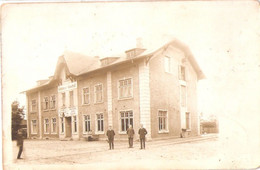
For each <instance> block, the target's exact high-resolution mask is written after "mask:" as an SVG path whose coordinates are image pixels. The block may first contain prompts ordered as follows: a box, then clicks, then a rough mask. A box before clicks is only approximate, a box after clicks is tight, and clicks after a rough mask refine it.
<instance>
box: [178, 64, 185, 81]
mask: <svg viewBox="0 0 260 170" xmlns="http://www.w3.org/2000/svg"><path fill="white" fill-rule="evenodd" d="M179 79H180V80H184V81H185V80H186V71H185V66H179Z"/></svg>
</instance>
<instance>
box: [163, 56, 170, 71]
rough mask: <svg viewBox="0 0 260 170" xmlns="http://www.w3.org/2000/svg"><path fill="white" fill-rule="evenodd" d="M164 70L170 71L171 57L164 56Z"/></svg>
mask: <svg viewBox="0 0 260 170" xmlns="http://www.w3.org/2000/svg"><path fill="white" fill-rule="evenodd" d="M164 71H165V72H168V73H170V72H171V58H170V57H168V56H164Z"/></svg>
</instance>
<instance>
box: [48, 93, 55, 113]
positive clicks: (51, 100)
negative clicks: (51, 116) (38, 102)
mask: <svg viewBox="0 0 260 170" xmlns="http://www.w3.org/2000/svg"><path fill="white" fill-rule="evenodd" d="M53 97H54V99H55V100H53ZM53 103H54V104H53ZM56 103H57V101H56V95H55V94H53V95H51V96H50V106H49V108H50V110H55V109H56ZM52 106H54V107H52Z"/></svg>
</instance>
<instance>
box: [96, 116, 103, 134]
mask: <svg viewBox="0 0 260 170" xmlns="http://www.w3.org/2000/svg"><path fill="white" fill-rule="evenodd" d="M100 114H102V115H103V118H102V119H98V118H97V115H100ZM95 117H96V118H95V125H96V126H95V134H104V133H105V121H104V113H102V112H98V113H96V115H95ZM99 120H103V131H98V121H99Z"/></svg>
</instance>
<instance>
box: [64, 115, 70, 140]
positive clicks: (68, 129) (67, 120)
mask: <svg viewBox="0 0 260 170" xmlns="http://www.w3.org/2000/svg"><path fill="white" fill-rule="evenodd" d="M65 120H66V124H65V125H66V137H71V117H66V118H65Z"/></svg>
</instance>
